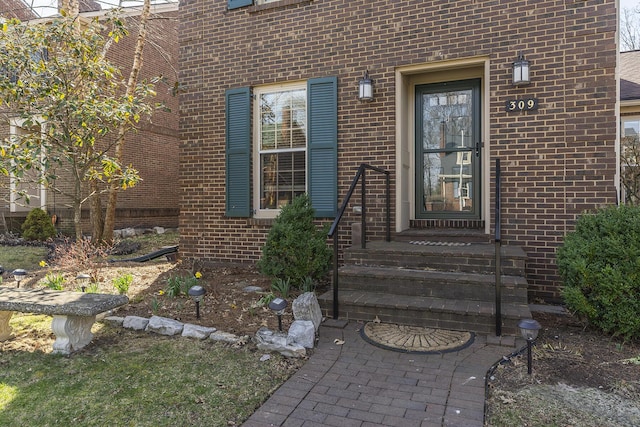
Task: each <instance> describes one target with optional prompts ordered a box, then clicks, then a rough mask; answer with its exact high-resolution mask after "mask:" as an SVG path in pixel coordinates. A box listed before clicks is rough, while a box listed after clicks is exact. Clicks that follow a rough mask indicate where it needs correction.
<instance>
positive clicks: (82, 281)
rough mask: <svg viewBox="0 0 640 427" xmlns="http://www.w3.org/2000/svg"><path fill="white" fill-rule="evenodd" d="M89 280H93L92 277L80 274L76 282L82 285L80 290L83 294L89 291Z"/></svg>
mask: <svg viewBox="0 0 640 427" xmlns="http://www.w3.org/2000/svg"><path fill="white" fill-rule="evenodd" d="M89 279H91V276H89V275H88V274H87V273H80V274H78V275H77V276H76V280H77V281H78V283H80V290H81V291H82V292H84V291H86V290H87V284H88V283H89Z"/></svg>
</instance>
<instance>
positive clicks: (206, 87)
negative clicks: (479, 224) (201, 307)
mask: <svg viewBox="0 0 640 427" xmlns="http://www.w3.org/2000/svg"><path fill="white" fill-rule="evenodd" d="M226 3H227V2H226V1H216V2H211V1H203V0H184V1H183V2H182V3H181V6H180V16H181V19H180V27H179V33H180V37H181V46H180V67H181V70H180V74H181V78H180V81H181V84H182V85H183V92H182V94H181V98H180V102H181V105H180V111H181V118H180V140H181V144H180V153H181V160H180V185H181V203H180V205H181V218H180V231H181V240H182V241H181V248H180V251H181V254H182V256H184V257H186V258H197V259H200V260H202V261H212V262H213V261H255V260H257V259H258V258H259V256H260V248H261V245H262V244H263V242H264V238H265V234H266V232H267V231H268V228H269V225H268V222H267V223H265V222H264V221H255V220H251V219H233V218H225V216H224V210H225V180H224V179H225V176H224V164H225V163H224V162H225V153H224V146H225V129H224V123H225V113H224V92H225V90H226V89H229V88H235V87H244V86H255V85H261V84H267V83H279V82H288V81H295V80H300V79H308V78H313V77H324V76H337V77H338V162H339V170H338V181H339V191H338V194H339V201H340V202H341V201H342V198H343V197H344V195H345V193H346V190H347V187H348V185H349V184H350V181H351V179H352V178H353V176H354V174H355V171H356V168H357V166H358V165H359V164H360V163H361V162H368V163H371V164H373V165H375V166H378V167H382V168H385V169H388V170H390V171H391V172H392V174H391V176H392V193H395V190H394V186H395V180H396V179H397V176H396V171H395V167H396V158H395V153H396V124H397V117H396V109H395V101H396V100H395V96H396V88H395V78H396V77H395V71H396V69H397V68H398V67H403V66H409V65H413V64H429V63H435V62H437V61H445V60H459V59H464V58H470V57H476V56H480V55H482V56H485V57H488V58H489V64H490V66H489V73H488V75H486V76H485V78H488V79H489V88H490V91H489V93H488V96H489V97H490V98H489V105H490V108H489V111H488V112H486V111H485V114H486V113H488V114H489V115H490V119H489V126H490V129H489V134H490V140H489V141H484V142H485V147H489V150H490V157H491V159H492V160H491V165H490V167H491V168H492V170H493V167H494V160H493V159H494V158H496V157H500V158H501V159H502V163H503V189H504V199H503V210H504V212H503V238H504V239H505V241H506V243H517V244H520V245H522V246H523V247H524V248H525V250H526V251H527V253H528V254H529V256H530V262H529V265H528V269H527V273H528V278H529V281H530V283H531V290H532V294H533V295H534V296H538V297H542V298H546V299H553V298H556V297H557V296H558V293H557V291H558V280H557V276H556V267H555V261H554V259H555V251H556V248H557V247H558V245H559V244H560V243H561V242H562V238H563V236H564V235H565V234H566V232H567V231H569V230H571V229H572V227H573V223H574V221H575V218H576V216H577V215H579V214H580V213H581V212H582V211H584V210H587V209H593V208H596V207H598V206H600V205H603V204H611V203H615V201H616V190H615V184H614V175H615V163H616V161H615V151H614V147H615V140H616V135H615V133H616V132H615V131H616V118H615V107H614V106H615V100H616V85H615V80H614V70H615V65H616V64H615V61H616V44H615V30H616V11H615V1H614V0H587V1H566V0H542V1H538V2H527V1H510V0H494V1H475V0H462V1H455V2H441V1H435V0H434V1H420V2H416V1H377V2H373V1H370V0H352V1H346V0H322V1H321V0H306V1H304V0H302V1H301V0H286V1H282V2H278V3H275V4H269V5H265V6H261V7H245V8H241V9H236V10H230V11H227V10H226ZM520 51H523V52H524V53H525V55H526V58H527V59H529V60H530V61H531V64H532V84H531V85H529V86H527V87H524V88H514V87H513V86H512V85H511V74H510V73H511V62H512V61H513V60H514V59H515V57H516V56H517V54H518V52H520ZM365 69H368V70H369V72H370V74H371V76H372V78H373V79H374V81H375V100H374V101H373V102H371V103H366V104H363V103H361V102H359V101H358V100H357V89H356V85H357V81H358V79H359V78H360V77H361V76H362V74H363V72H364V70H365ZM523 96H535V97H537V98H539V100H540V108H539V110H538V111H535V112H522V113H509V114H507V113H505V112H504V102H505V100H506V99H510V98H516V97H517V98H521V97H523ZM487 167H488V166H487ZM492 177H493V172H492ZM491 181H492V186H493V178H492V179H491ZM488 190H489V191H492V190H493V188H491V189H488ZM378 201H379V202H380V203H381V200H378ZM392 201H395V194H392ZM491 203H493V198H492V202H491ZM491 212H492V215H493V210H491ZM392 220H393V221H395V213H394V215H393V216H392ZM486 220H488V221H491V222H493V218H486ZM348 222H349V221H347V223H348ZM343 228H344V230H343V232H342V235H343V236H345V239H343V241H342V242H341V244H342V245H344V244H345V243H347V241H346V236H348V226H347V225H345V227H343ZM374 232H375V236H374V238H381V237H382V228H381V227H377V228H376V229H375V230H374Z"/></svg>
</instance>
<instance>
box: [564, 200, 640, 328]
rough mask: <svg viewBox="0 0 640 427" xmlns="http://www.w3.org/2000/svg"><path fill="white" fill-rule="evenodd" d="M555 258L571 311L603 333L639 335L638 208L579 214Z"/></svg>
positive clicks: (625, 207)
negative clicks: (573, 227) (573, 229)
mask: <svg viewBox="0 0 640 427" xmlns="http://www.w3.org/2000/svg"><path fill="white" fill-rule="evenodd" d="M557 255H558V256H557V263H558V269H559V273H560V276H561V277H562V280H563V285H564V287H563V290H562V296H563V299H564V301H565V303H566V304H567V307H568V308H569V309H570V310H571V311H573V312H575V313H576V314H577V315H579V316H580V317H582V318H583V319H586V320H588V322H589V323H591V324H592V325H594V326H596V327H597V328H599V329H601V330H602V331H604V332H606V333H609V334H612V335H614V336H616V335H618V336H622V337H624V338H625V339H632V338H638V337H640V207H637V206H626V205H623V206H620V207H617V206H612V207H608V208H605V209H602V210H599V211H598V212H596V213H594V214H584V215H582V216H581V217H580V218H578V221H577V222H576V227H575V231H573V232H571V233H569V234H568V235H567V236H566V238H565V241H564V243H563V245H562V246H561V247H560V248H559V249H558V254H557Z"/></svg>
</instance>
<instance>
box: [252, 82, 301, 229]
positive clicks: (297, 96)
mask: <svg viewBox="0 0 640 427" xmlns="http://www.w3.org/2000/svg"><path fill="white" fill-rule="evenodd" d="M255 95H256V96H255V100H256V102H255V103H254V108H255V114H254V116H253V117H254V120H255V123H254V129H255V132H256V134H255V138H254V140H255V141H257V144H254V163H253V164H254V174H253V176H254V204H253V205H254V206H256V207H257V209H256V216H258V217H260V216H262V217H274V216H276V215H277V214H278V212H279V209H280V208H281V207H282V206H284V205H286V204H288V203H290V202H291V200H293V198H295V197H296V196H299V195H301V194H304V193H305V192H306V191H307V183H306V176H307V164H306V163H307V161H306V158H307V86H306V83H304V82H303V83H299V84H291V85H280V86H277V87H265V88H257V89H256V90H255Z"/></svg>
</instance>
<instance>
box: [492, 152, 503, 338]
mask: <svg viewBox="0 0 640 427" xmlns="http://www.w3.org/2000/svg"><path fill="white" fill-rule="evenodd" d="M501 178H502V172H501V171H500V159H496V205H495V220H496V223H495V237H494V242H495V250H496V255H495V258H496V259H495V263H496V265H495V268H496V273H495V274H496V336H497V337H499V336H501V335H502V257H501V246H502V236H501V232H502V231H501V229H500V220H501V218H500V211H501V207H500V205H501V203H502V200H501V196H500V194H501V188H500V180H501Z"/></svg>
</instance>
